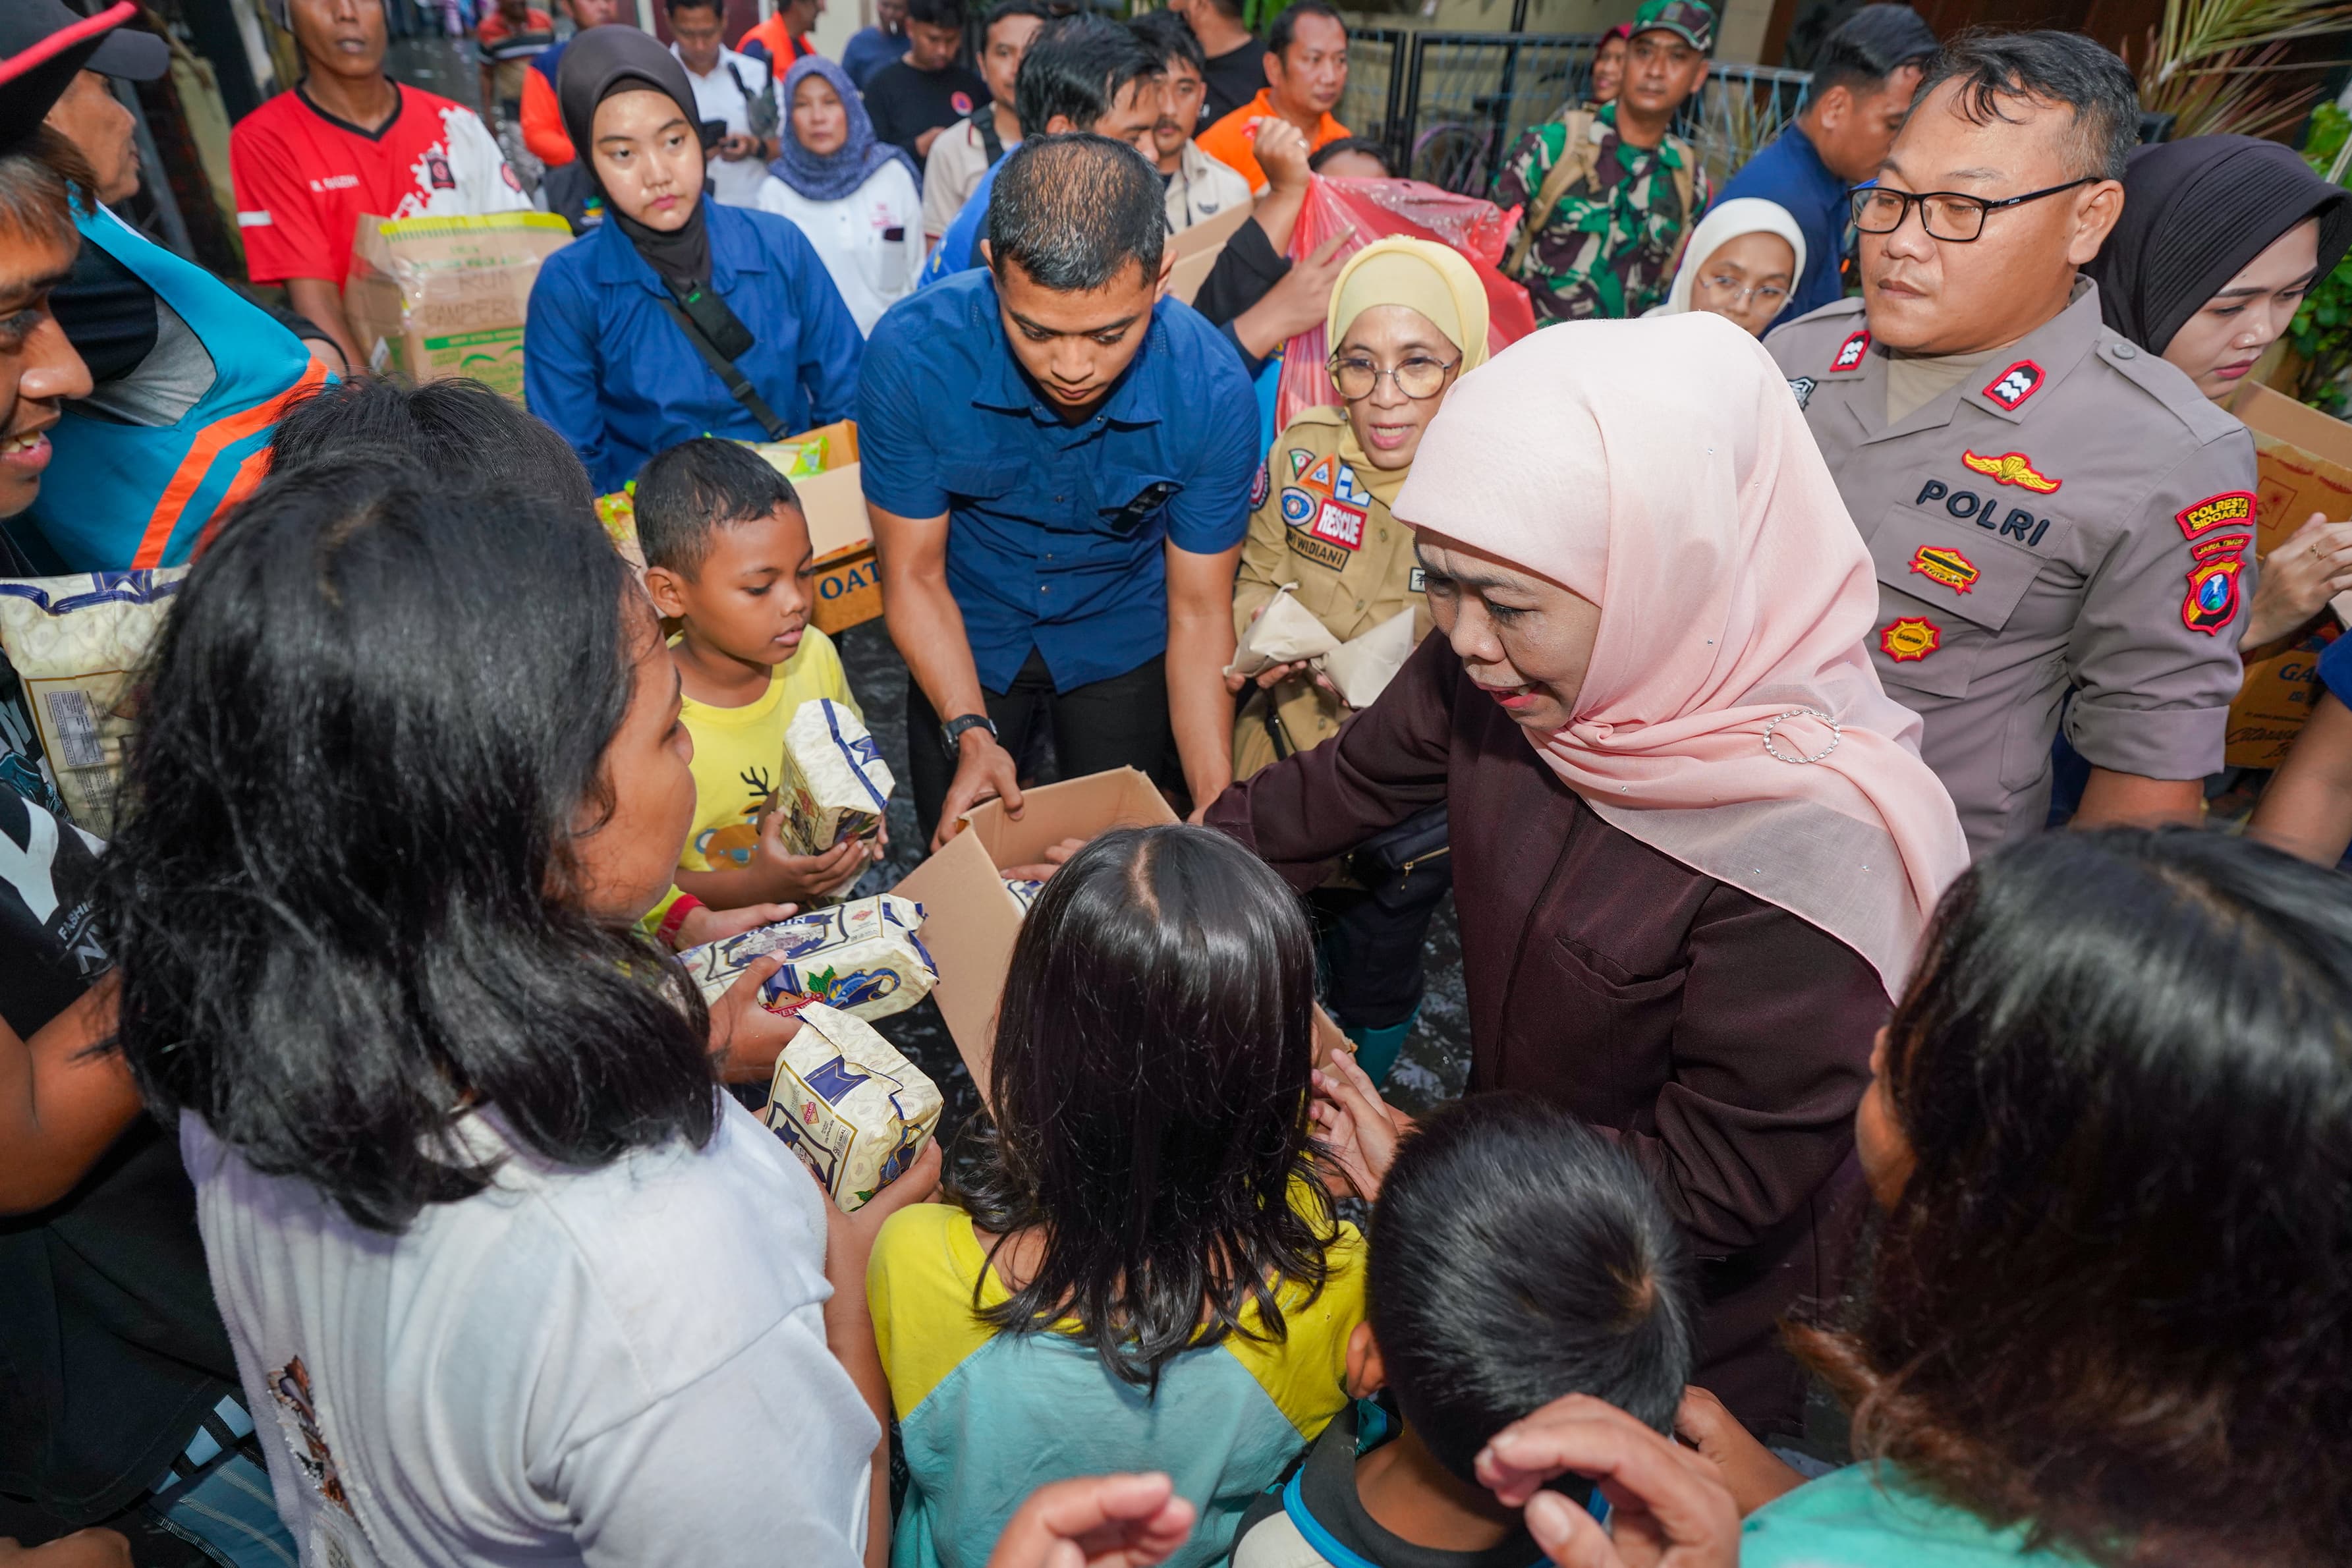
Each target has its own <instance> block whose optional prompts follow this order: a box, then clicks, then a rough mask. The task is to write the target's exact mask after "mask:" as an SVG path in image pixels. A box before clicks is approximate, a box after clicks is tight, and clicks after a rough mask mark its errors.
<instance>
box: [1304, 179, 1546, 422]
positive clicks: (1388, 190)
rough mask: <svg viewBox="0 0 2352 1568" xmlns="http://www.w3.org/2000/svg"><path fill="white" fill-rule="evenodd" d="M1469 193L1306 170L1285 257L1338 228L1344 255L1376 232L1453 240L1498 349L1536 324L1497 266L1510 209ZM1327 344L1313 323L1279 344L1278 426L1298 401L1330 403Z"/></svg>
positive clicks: (1493, 348)
mask: <svg viewBox="0 0 2352 1568" xmlns="http://www.w3.org/2000/svg"><path fill="white" fill-rule="evenodd" d="M1517 212H1518V209H1517V208H1516V207H1514V208H1512V209H1511V210H1510V211H1508V212H1506V211H1504V210H1503V209H1502V208H1500V207H1498V206H1496V205H1495V204H1494V203H1492V202H1486V201H1480V200H1479V199H1478V198H1477V197H1475V196H1457V195H1454V193H1453V192H1451V191H1447V190H1442V189H1440V188H1439V187H1437V186H1435V185H1429V184H1423V183H1422V182H1421V181H1419V180H1327V179H1325V178H1324V177H1323V176H1322V175H1320V174H1316V175H1313V176H1311V178H1310V180H1309V183H1308V184H1307V205H1306V206H1305V207H1304V208H1303V209H1302V210H1301V211H1300V213H1299V215H1298V225H1297V227H1296V228H1295V229H1293V230H1292V231H1291V235H1290V258H1291V259H1292V260H1293V261H1297V260H1298V259H1299V258H1301V257H1306V256H1311V255H1313V254H1314V252H1315V250H1316V247H1318V246H1320V245H1321V244H1323V242H1324V241H1326V240H1328V239H1329V238H1330V237H1332V236H1333V235H1335V234H1338V233H1339V232H1340V231H1342V230H1343V229H1347V228H1349V227H1353V228H1354V230H1355V233H1354V234H1352V235H1350V236H1349V238H1348V240H1347V242H1346V243H1345V244H1344V245H1342V246H1341V247H1339V258H1341V259H1342V260H1344V259H1346V258H1348V257H1350V256H1353V255H1354V254H1355V253H1356V252H1358V251H1360V250H1361V249H1363V248H1364V247H1366V246H1368V245H1370V244H1371V243H1372V241H1374V240H1376V239H1385V238H1387V237H1389V236H1391V235H1396V234H1401V235H1404V236H1406V237H1410V238H1413V239H1433V240H1435V241H1437V242H1438V243H1439V244H1440V245H1449V246H1452V247H1454V249H1455V250H1458V251H1460V252H1461V253H1462V255H1463V256H1464V257H1465V258H1467V259H1468V261H1469V263H1470V265H1471V267H1472V268H1475V270H1476V271H1477V274H1478V281H1480V282H1481V283H1484V284H1485V285H1486V347H1487V352H1488V353H1500V352H1501V351H1502V350H1503V349H1505V348H1506V347H1507V346H1509V345H1510V344H1512V343H1515V342H1518V341H1519V340H1520V339H1521V338H1524V337H1526V336H1527V335H1528V333H1529V332H1532V331H1535V330H1536V317H1535V310H1534V308H1533V307H1532V306H1530V305H1529V304H1528V291H1527V289H1524V288H1522V287H1520V286H1519V285H1518V284H1517V283H1514V282H1512V281H1511V280H1510V279H1507V278H1506V277H1504V276H1503V275H1502V274H1501V273H1500V272H1498V271H1496V263H1497V262H1499V261H1501V260H1502V258H1503V242H1504V240H1505V238H1506V237H1508V235H1509V234H1510V232H1511V221H1512V219H1513V218H1514V217H1516V216H1517ZM1330 357H1331V348H1330V345H1329V344H1328V343H1327V342H1324V331H1323V329H1322V327H1321V326H1320V325H1317V326H1314V327H1311V328H1309V329H1308V330H1307V331H1303V332H1301V333H1299V334H1298V335H1297V337H1295V338H1293V339H1291V340H1290V342H1289V343H1288V345H1287V346H1286V347H1285V349H1284V351H1283V359H1282V381H1281V383H1280V385H1279V386H1278V388H1277V389H1276V395H1275V404H1274V427H1275V429H1276V431H1277V432H1279V431H1281V430H1283V429H1285V428H1286V427H1287V426H1289V424H1290V422H1291V420H1293V419H1295V418H1297V416H1298V413H1299V411H1300V410H1301V409H1305V408H1313V407H1316V406H1317V405H1322V404H1337V403H1338V402H1339V388H1338V387H1336V386H1334V385H1332V384H1331V373H1330V372H1329V371H1328V370H1327V369H1325V368H1324V363H1325V362H1326V361H1327V360H1328V359H1329V358H1330Z"/></svg>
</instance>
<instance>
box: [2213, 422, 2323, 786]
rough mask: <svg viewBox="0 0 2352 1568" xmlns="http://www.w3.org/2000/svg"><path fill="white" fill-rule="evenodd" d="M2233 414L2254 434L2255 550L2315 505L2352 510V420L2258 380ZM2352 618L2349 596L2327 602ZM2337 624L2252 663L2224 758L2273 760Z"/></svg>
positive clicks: (2304, 704)
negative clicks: (2351, 422)
mask: <svg viewBox="0 0 2352 1568" xmlns="http://www.w3.org/2000/svg"><path fill="white" fill-rule="evenodd" d="M2230 408H2231V412H2232V413H2233V414H2235V415H2237V416H2238V417H2239V418H2240V419H2242V420H2243V421H2244V422H2245V426H2246V428H2247V429H2249V430H2251V431H2252V432H2253V437H2254V466H2255V473H2256V479H2255V496H2256V502H2255V509H2254V558H2255V559H2256V560H2257V561H2260V560H2262V559H2263V557H2265V556H2267V555H2269V554H2270V552H2271V551H2272V550H2273V549H2274V548H2275V547H2276V546H2277V545H2279V544H2280V543H2282V542H2284V541H2285V540H2286V539H2288V538H2289V537H2291V536H2292V535H2293V534H2294V531H2295V530H2297V529H2299V528H2301V527H2302V526H2303V525H2304V521H2305V520H2306V519H2307V518H2309V517H2310V516H2311V514H2312V513H2313V512H2315V511H2319V512H2326V514H2327V515H2328V516H2329V517H2331V518H2335V519H2337V520H2342V519H2346V518H2352V425H2347V424H2345V423H2344V422H2343V421H2342V420H2340V419H2332V418H2330V417H2328V416H2326V415H2325V414H2322V413H2321V412H2319V410H2317V409H2316V408H2313V407H2311V406H2309V405H2305V404H2302V403H2298V402H2296V401H2295V400H2294V398H2292V397H2289V396H2287V395H2285V394H2284V393H2283V392H2274V391H2273V390H2272V389H2271V388H2269V387H2267V386H2263V385H2262V384H2259V383H2257V384H2252V385H2249V386H2247V387H2245V388H2243V389H2242V390H2241V391H2240V392H2239V393H2238V395H2236V396H2235V397H2234V398H2232V399H2231V404H2230ZM2331 607H2332V608H2333V609H2334V611H2335V613H2336V620H2338V621H2343V622H2347V623H2352V595H2337V596H2336V600H2335V603H2334V605H2332V606H2331ZM2335 633H2336V626H2333V625H2330V624H2328V623H2327V622H2326V621H2322V622H2321V623H2320V625H2319V626H2316V627H2315V628H2313V629H2312V630H2310V631H2307V632H2305V634H2304V636H2303V637H2299V638H2297V639H2296V640H2295V642H2294V644H2293V645H2291V646H2290V647H2287V648H2286V649H2284V651H2282V652H2277V653H2273V654H2272V655H2270V656H2269V657H2268V658H2259V659H2255V660H2253V661H2252V662H2250V663H2249V664H2248V665H2247V666H2246V675H2245V680H2244V682H2243V684H2242V685H2241V686H2240V687H2239V689H2238V698H2237V700H2236V701H2234V702H2232V703H2231V704H2230V731H2229V739H2228V742H2227V749H2226V751H2225V752H2224V756H2225V758H2226V760H2227V761H2228V762H2229V763H2230V765H2231V766H2232V767H2242V768H2274V767H2277V766H2278V765H2279V764H2280V763H2283V762H2284V761H2285V760H2286V753H2287V749H2288V748H2289V746H2291V745H2292V744H2293V743H2294V737H2295V736H2296V735H2297V734H2298V733H2299V732H2301V731H2302V729H2303V725H2304V721H2305V720H2306V719H2308V718H2309V717H2310V716H2311V704H2312V703H2313V701H2314V700H2316V698H2317V696H2318V693H2319V685H2318V680H2319V676H2318V666H2319V654H2320V650H2322V649H2323V648H2325V647H2326V646H2327V644H2328V643H2329V642H2330V641H2332V640H2334V637H2335Z"/></svg>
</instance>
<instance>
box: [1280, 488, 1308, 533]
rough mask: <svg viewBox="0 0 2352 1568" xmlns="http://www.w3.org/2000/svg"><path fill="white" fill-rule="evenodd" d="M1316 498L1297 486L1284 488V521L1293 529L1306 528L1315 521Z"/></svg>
mask: <svg viewBox="0 0 2352 1568" xmlns="http://www.w3.org/2000/svg"><path fill="white" fill-rule="evenodd" d="M1314 517H1315V498H1314V497H1313V496H1311V495H1308V494H1307V492H1306V491H1305V490H1302V489H1299V488H1298V487H1297V485H1285V486H1283V487H1282V521H1285V522H1286V523H1288V524H1290V526H1291V527H1293V528H1305V527H1306V526H1307V523H1309V522H1310V521H1314Z"/></svg>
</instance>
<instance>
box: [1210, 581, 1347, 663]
mask: <svg viewBox="0 0 2352 1568" xmlns="http://www.w3.org/2000/svg"><path fill="white" fill-rule="evenodd" d="M1292 586H1293V584H1288V583H1286V584H1283V585H1282V587H1281V588H1280V589H1279V590H1278V591H1277V592H1276V594H1275V595H1274V597H1273V598H1271V599H1269V600H1267V601H1266V605H1265V614H1263V615H1261V616H1258V618H1257V619H1256V620H1255V621H1253V622H1251V623H1250V629H1249V633H1248V635H1247V636H1245V637H1243V638H1242V646H1241V647H1238V648H1236V649H1234V662H1233V663H1231V664H1229V665H1227V666H1226V667H1225V673H1226V674H1227V675H1238V676H1242V677H1244V678H1247V677H1250V676H1255V675H1259V674H1263V673H1264V672H1265V671H1266V670H1268V669H1271V668H1274V667H1275V666H1276V665H1277V664H1292V663H1295V662H1297V660H1299V659H1302V658H1322V657H1323V656H1324V655H1325V654H1327V653H1329V652H1330V651H1331V650H1332V649H1333V648H1335V647H1339V638H1338V637H1333V636H1332V635H1331V631H1330V628H1329V627H1328V626H1325V625H1324V624H1323V623H1322V622H1321V621H1319V620H1318V619H1316V617H1315V614H1314V612H1313V611H1311V610H1309V609H1307V606H1306V605H1302V604H1300V603H1299V602H1298V601H1297V599H1296V598H1293V597H1292V596H1291V593H1290V590H1291V588H1292Z"/></svg>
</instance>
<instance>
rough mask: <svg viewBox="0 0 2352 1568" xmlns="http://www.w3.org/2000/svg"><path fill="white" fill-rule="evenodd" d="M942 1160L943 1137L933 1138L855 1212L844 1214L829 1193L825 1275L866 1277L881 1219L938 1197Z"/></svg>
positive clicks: (851, 1277)
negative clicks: (891, 1179) (893, 1178)
mask: <svg viewBox="0 0 2352 1568" xmlns="http://www.w3.org/2000/svg"><path fill="white" fill-rule="evenodd" d="M941 1163H943V1162H942V1160H941V1158H940V1141H939V1140H938V1139H937V1138H933V1139H931V1140H930V1141H929V1142H926V1143H925V1144H924V1145H923V1152H921V1153H919V1154H918V1155H916V1156H915V1163H913V1164H911V1165H909V1166H908V1167H907V1168H906V1169H905V1170H903V1171H901V1172H899V1173H898V1180H897V1181H895V1182H892V1183H891V1184H889V1185H888V1186H887V1187H884V1188H883V1189H882V1190H881V1191H880V1192H878V1193H877V1194H874V1195H873V1196H872V1197H870V1198H868V1199H866V1204H865V1205H864V1206H863V1207H861V1208H860V1209H859V1210H858V1211H857V1212H856V1214H844V1213H842V1212H841V1210H840V1209H839V1208H838V1207H837V1206H835V1204H834V1202H833V1200H832V1199H831V1198H830V1197H828V1198H827V1199H825V1204H824V1251H825V1265H824V1273H825V1278H826V1279H865V1278H866V1259H867V1258H871V1257H872V1256H873V1255H874V1238H875V1237H877V1236H879V1235H881V1234H882V1222H883V1221H884V1220H886V1219H888V1218H889V1217H890V1216H891V1215H894V1214H897V1213H898V1211H899V1210H900V1209H903V1208H912V1207H913V1206H914V1205H917V1204H922V1203H929V1202H930V1201H931V1199H933V1198H934V1197H937V1196H938V1195H939V1191H940V1165H941ZM809 1174H810V1175H812V1176H814V1175H815V1174H816V1173H815V1172H814V1171H811V1172H810V1173H809ZM820 1184H821V1183H820ZM836 1270H838V1271H836Z"/></svg>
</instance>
